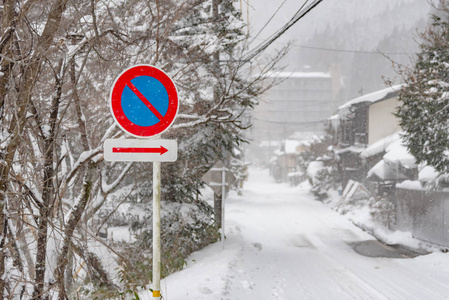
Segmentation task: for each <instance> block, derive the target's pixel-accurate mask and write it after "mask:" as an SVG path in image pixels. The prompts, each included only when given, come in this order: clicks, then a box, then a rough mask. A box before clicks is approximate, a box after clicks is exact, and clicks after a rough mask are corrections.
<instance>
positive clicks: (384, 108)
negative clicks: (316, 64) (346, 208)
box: [329, 85, 402, 185]
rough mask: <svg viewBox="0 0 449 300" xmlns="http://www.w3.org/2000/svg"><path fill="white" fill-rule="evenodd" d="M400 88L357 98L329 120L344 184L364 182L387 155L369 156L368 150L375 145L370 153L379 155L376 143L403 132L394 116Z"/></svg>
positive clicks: (339, 108) (342, 106) (396, 87)
mask: <svg viewBox="0 0 449 300" xmlns="http://www.w3.org/2000/svg"><path fill="white" fill-rule="evenodd" d="M401 86H402V85H397V86H392V87H389V88H386V89H383V90H380V91H377V92H374V93H371V94H367V95H364V96H361V97H358V98H355V99H353V100H351V101H349V102H347V103H345V104H343V105H341V106H340V107H338V113H337V115H334V116H333V117H331V118H329V123H330V124H331V126H333V128H334V133H335V135H336V138H335V139H336V140H337V141H338V147H337V149H338V150H337V151H336V153H337V154H338V155H339V158H340V167H341V170H342V173H343V174H342V175H343V185H346V183H347V182H348V180H350V179H352V180H356V181H359V182H360V181H363V180H364V179H365V178H366V174H367V171H368V170H370V169H371V168H372V167H373V166H374V165H376V164H377V163H378V161H379V160H380V159H381V158H382V156H381V155H383V154H384V153H383V154H381V153H380V152H379V153H378V154H379V155H377V156H376V155H375V154H373V155H366V154H367V148H370V147H371V146H373V147H371V150H370V151H374V152H376V149H377V148H376V142H379V141H381V140H382V139H384V138H387V137H389V136H391V135H393V134H394V133H397V132H399V131H401V128H400V125H399V120H398V119H397V118H396V116H395V115H394V113H395V111H396V107H397V106H398V105H399V91H400V89H401ZM363 152H365V156H363V155H362V153H363ZM375 175H379V174H375Z"/></svg>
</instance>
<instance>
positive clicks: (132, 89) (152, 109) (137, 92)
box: [126, 81, 163, 120]
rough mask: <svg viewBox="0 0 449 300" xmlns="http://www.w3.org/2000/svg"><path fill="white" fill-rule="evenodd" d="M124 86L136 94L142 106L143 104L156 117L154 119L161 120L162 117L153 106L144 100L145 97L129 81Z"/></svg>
mask: <svg viewBox="0 0 449 300" xmlns="http://www.w3.org/2000/svg"><path fill="white" fill-rule="evenodd" d="M126 85H127V86H128V87H129V88H130V89H131V91H133V92H134V94H136V96H137V97H139V99H140V101H142V102H143V104H145V105H146V107H148V109H149V110H151V112H152V113H153V114H154V115H155V116H156V118H158V119H159V120H162V118H163V116H162V115H161V114H160V113H159V111H158V110H157V109H156V108H155V107H154V106H153V104H151V102H150V101H148V99H147V98H145V96H144V95H143V94H142V93H141V92H140V91H139V90H138V89H137V88H136V87H135V86H134V85H133V84H132V83H131V81H129V82H128V83H127V84H126Z"/></svg>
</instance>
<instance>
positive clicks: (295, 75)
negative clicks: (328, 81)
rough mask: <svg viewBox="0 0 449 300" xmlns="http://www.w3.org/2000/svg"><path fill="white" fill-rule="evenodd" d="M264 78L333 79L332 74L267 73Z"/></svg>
mask: <svg viewBox="0 0 449 300" xmlns="http://www.w3.org/2000/svg"><path fill="white" fill-rule="evenodd" d="M262 77H267V78H331V74H330V73H324V72H267V73H266V74H264V75H263V76H262Z"/></svg>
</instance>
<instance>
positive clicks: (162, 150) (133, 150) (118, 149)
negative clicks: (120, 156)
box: [112, 146, 168, 155]
mask: <svg viewBox="0 0 449 300" xmlns="http://www.w3.org/2000/svg"><path fill="white" fill-rule="evenodd" d="M167 151H168V150H167V149H166V148H164V147H162V146H160V147H159V148H138V147H129V148H125V147H113V148H112V152H113V153H159V154H160V155H162V154H164V153H165V152H167Z"/></svg>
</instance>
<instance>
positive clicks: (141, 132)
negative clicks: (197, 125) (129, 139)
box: [110, 65, 179, 137]
mask: <svg viewBox="0 0 449 300" xmlns="http://www.w3.org/2000/svg"><path fill="white" fill-rule="evenodd" d="M139 76H150V77H153V78H155V79H157V80H159V81H160V82H161V83H162V85H163V86H164V87H165V89H166V91H167V94H168V110H167V113H166V114H165V116H164V117H163V119H162V120H160V121H159V122H158V123H156V124H154V125H151V126H139V125H137V124H134V123H133V122H131V121H130V120H129V119H128V117H127V116H126V115H125V113H124V112H123V108H122V104H121V99H122V93H123V89H124V88H125V86H126V84H127V83H128V82H130V81H131V80H132V79H134V78H136V77H139ZM110 99H111V102H110V107H111V113H112V116H113V117H114V120H115V122H116V123H117V124H118V125H119V126H120V127H121V128H122V129H123V130H124V131H126V132H127V133H129V134H131V135H134V136H136V137H150V136H154V135H157V134H160V133H162V132H164V131H165V130H167V129H168V128H169V127H170V126H171V125H172V124H173V122H174V121H175V118H176V115H177V114H178V108H179V103H178V92H177V90H176V86H175V84H174V83H173V81H172V80H171V78H170V77H169V76H168V75H167V74H165V73H164V72H163V71H162V70H160V69H158V68H156V67H153V66H150V65H137V66H133V67H131V68H128V69H126V70H125V71H123V72H122V73H121V74H120V75H119V76H118V77H117V79H116V80H115V82H114V85H113V86H112V91H111V97H110Z"/></svg>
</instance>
